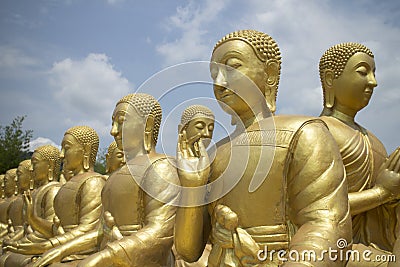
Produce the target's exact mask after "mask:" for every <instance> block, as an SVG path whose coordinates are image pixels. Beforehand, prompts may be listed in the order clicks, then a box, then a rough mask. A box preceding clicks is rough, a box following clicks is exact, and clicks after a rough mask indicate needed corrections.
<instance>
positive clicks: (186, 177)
mask: <svg viewBox="0 0 400 267" xmlns="http://www.w3.org/2000/svg"><path fill="white" fill-rule="evenodd" d="M199 135H200V134H198V135H197V136H195V137H193V138H197V139H199V138H200V137H199ZM198 149H199V151H198V154H199V156H198V157H196V156H192V154H193V153H191V152H190V148H189V146H188V140H187V137H186V131H185V130H183V131H182V133H180V134H179V139H178V147H177V151H176V154H177V155H176V160H177V167H178V175H179V179H180V181H181V184H182V185H183V186H186V187H198V186H202V185H205V184H206V183H207V181H208V175H209V173H210V161H209V159H208V154H207V151H206V148H205V147H204V144H203V142H202V141H201V139H200V140H198Z"/></svg>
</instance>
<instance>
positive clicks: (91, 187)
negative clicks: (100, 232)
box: [50, 176, 105, 247]
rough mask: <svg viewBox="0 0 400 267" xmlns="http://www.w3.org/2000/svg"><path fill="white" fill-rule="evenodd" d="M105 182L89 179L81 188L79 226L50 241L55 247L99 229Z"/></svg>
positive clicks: (94, 178)
mask: <svg viewBox="0 0 400 267" xmlns="http://www.w3.org/2000/svg"><path fill="white" fill-rule="evenodd" d="M104 183H105V181H104V180H103V178H101V177H99V176H95V177H92V178H90V179H88V180H87V181H86V182H85V183H84V184H83V185H82V187H81V189H80V193H79V199H80V202H79V207H80V208H79V221H78V226H77V227H75V228H74V229H72V230H71V231H68V232H66V233H65V234H61V235H57V236H55V237H53V238H51V239H50V242H51V243H52V245H53V247H56V246H59V245H61V244H65V243H67V242H68V241H70V240H72V239H74V238H76V237H78V236H81V235H83V234H85V233H87V232H90V231H93V230H95V229H96V228H97V226H98V225H99V222H100V215H101V211H102V205H101V190H102V189H103V186H104Z"/></svg>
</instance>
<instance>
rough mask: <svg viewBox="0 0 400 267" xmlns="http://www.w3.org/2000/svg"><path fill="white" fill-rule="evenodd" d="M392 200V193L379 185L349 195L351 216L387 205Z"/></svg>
mask: <svg viewBox="0 0 400 267" xmlns="http://www.w3.org/2000/svg"><path fill="white" fill-rule="evenodd" d="M391 199H392V198H391V195H390V193H389V192H388V191H387V190H385V189H383V188H382V187H380V186H377V185H376V186H374V187H373V188H371V189H367V190H363V191H361V192H353V193H349V203H350V211H351V215H357V214H360V213H363V212H365V211H368V210H371V209H373V208H376V207H378V206H380V205H383V204H385V203H386V202H388V201H390V200H391Z"/></svg>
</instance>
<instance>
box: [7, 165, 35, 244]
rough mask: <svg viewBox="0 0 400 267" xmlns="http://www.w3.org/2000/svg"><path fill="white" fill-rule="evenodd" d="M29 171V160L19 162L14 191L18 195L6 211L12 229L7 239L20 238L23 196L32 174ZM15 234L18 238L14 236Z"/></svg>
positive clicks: (22, 225) (27, 189)
mask: <svg viewBox="0 0 400 267" xmlns="http://www.w3.org/2000/svg"><path fill="white" fill-rule="evenodd" d="M30 169H31V160H30V159H27V160H24V161H21V162H20V163H19V165H18V168H17V176H16V186H15V190H16V191H17V192H18V193H19V195H18V196H17V197H16V198H15V200H14V201H13V202H12V203H11V204H10V209H9V211H8V218H9V219H10V220H11V223H12V226H13V227H12V231H11V232H9V233H8V237H7V238H16V239H19V238H21V237H22V234H23V227H24V223H25V221H26V218H24V216H23V204H24V200H23V194H24V193H25V192H26V191H29V189H30V182H31V180H32V173H31V171H30ZM17 233H18V236H15V235H16V234H17Z"/></svg>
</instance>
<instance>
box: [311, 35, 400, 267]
mask: <svg viewBox="0 0 400 267" xmlns="http://www.w3.org/2000/svg"><path fill="white" fill-rule="evenodd" d="M319 69H320V78H321V83H322V88H323V93H324V110H323V111H322V114H321V119H323V120H324V121H325V122H326V124H327V125H328V127H329V130H330V132H331V133H332V135H333V137H334V138H335V140H336V142H337V144H338V146H339V149H340V153H341V155H342V159H343V163H344V166H345V169H346V175H347V183H348V192H349V203H350V211H351V215H352V221H353V242H354V243H355V245H354V246H353V248H354V249H358V250H364V249H365V246H367V247H370V248H369V249H371V250H373V249H377V251H376V253H377V254H382V253H383V251H382V250H384V251H387V252H392V251H393V246H394V243H395V242H396V239H398V238H399V237H400V229H399V225H398V224H399V222H398V218H400V217H399V216H400V215H399V214H400V213H399V212H400V208H399V207H400V206H399V199H400V170H399V169H400V167H399V166H400V159H399V157H400V148H398V149H397V150H396V151H395V152H393V153H392V154H391V155H390V156H389V158H387V152H386V149H385V147H384V146H383V144H382V143H381V142H380V141H379V139H378V138H377V137H376V136H375V135H373V134H372V133H371V132H369V131H368V130H367V129H365V128H364V127H362V126H361V125H359V124H358V123H357V122H355V116H356V114H357V113H358V112H359V111H360V110H362V109H363V108H365V107H366V106H367V105H368V103H369V101H370V99H371V96H372V93H373V91H374V88H375V87H376V86H377V81H376V79H375V61H374V55H373V54H372V52H371V51H370V50H369V49H368V48H367V47H365V46H364V45H362V44H358V43H342V44H338V45H335V46H332V47H331V48H329V49H328V50H327V51H326V52H325V53H324V54H323V56H322V57H321V59H320V63H319ZM352 264H355V265H357V263H352ZM358 264H359V263H358ZM369 264H370V265H366V263H364V265H362V266H378V265H377V264H382V263H369ZM374 264H375V265H374ZM349 266H350V263H349ZM379 266H382V265H379Z"/></svg>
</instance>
